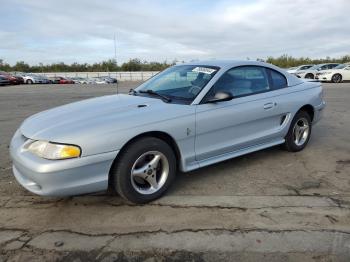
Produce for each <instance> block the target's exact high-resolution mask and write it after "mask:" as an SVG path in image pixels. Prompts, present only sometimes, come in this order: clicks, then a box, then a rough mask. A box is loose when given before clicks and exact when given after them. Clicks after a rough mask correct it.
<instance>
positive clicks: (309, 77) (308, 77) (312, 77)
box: [305, 73, 315, 79]
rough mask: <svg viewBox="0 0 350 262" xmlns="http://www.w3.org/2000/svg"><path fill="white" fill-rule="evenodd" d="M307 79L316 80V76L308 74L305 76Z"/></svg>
mask: <svg viewBox="0 0 350 262" xmlns="http://www.w3.org/2000/svg"><path fill="white" fill-rule="evenodd" d="M305 78H306V79H315V76H314V75H313V74H310V73H309V74H306V76H305Z"/></svg>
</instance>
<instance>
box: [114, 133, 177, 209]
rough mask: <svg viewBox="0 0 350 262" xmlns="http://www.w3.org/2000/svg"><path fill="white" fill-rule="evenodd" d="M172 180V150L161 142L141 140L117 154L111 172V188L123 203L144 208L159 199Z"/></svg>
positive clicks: (173, 175) (173, 156) (173, 158)
mask: <svg viewBox="0 0 350 262" xmlns="http://www.w3.org/2000/svg"><path fill="white" fill-rule="evenodd" d="M175 176H176V157H175V154H174V152H173V150H172V148H171V147H170V146H169V145H168V144H167V143H166V142H164V141H163V140H161V139H158V138H154V137H144V138H140V139H137V140H136V141H134V142H133V143H132V144H130V145H129V146H127V148H126V149H125V150H123V151H122V152H121V153H120V156H119V157H118V160H117V161H116V162H115V163H114V164H113V167H112V169H111V174H110V185H111V187H112V188H113V189H114V190H115V191H116V192H117V193H118V194H119V195H120V196H121V197H123V198H125V199H126V200H128V201H130V202H133V203H137V204H144V203H147V202H150V201H152V200H155V199H157V198H159V197H161V196H162V195H163V194H164V193H165V192H166V190H167V189H168V188H169V187H170V185H171V184H172V182H173V180H174V179H175Z"/></svg>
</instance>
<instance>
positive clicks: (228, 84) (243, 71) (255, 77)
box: [208, 66, 269, 97]
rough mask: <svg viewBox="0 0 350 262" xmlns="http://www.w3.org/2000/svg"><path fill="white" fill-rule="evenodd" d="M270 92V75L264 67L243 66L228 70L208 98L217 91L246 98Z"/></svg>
mask: <svg viewBox="0 0 350 262" xmlns="http://www.w3.org/2000/svg"><path fill="white" fill-rule="evenodd" d="M268 90H269V82H268V75H267V72H266V70H265V68H263V67H258V66H242V67H236V68H233V69H230V70H228V71H227V72H226V73H225V74H223V75H222V76H221V77H220V78H219V80H218V81H217V82H216V83H215V84H214V86H213V88H212V89H211V90H210V92H209V94H208V96H209V97H210V96H212V95H214V94H215V93H216V92H217V91H225V92H230V93H231V94H232V95H233V96H234V97H239V96H246V95H251V94H255V93H261V92H266V91H268Z"/></svg>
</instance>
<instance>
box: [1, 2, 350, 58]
mask: <svg viewBox="0 0 350 262" xmlns="http://www.w3.org/2000/svg"><path fill="white" fill-rule="evenodd" d="M0 7H1V8H0V59H3V60H4V61H5V62H8V63H10V64H14V63H16V62H17V61H25V62H27V63H29V64H38V63H44V64H46V63H53V62H65V63H73V62H79V63H85V62H87V63H93V62H100V61H103V60H107V59H113V58H114V40H113V39H114V35H116V47H117V61H118V64H120V63H122V62H125V61H128V60H129V59H131V58H140V59H141V60H147V61H164V60H167V61H168V62H171V61H173V60H174V59H176V60H179V61H182V60H184V61H190V60H193V59H199V60H205V59H247V58H250V59H256V58H263V59H265V58H267V57H268V56H280V55H282V54H288V55H291V56H295V57H301V56H307V57H311V58H322V57H326V56H330V57H339V56H342V55H346V54H350V15H349V14H350V11H349V10H350V1H349V0H333V1H329V0H246V1H244V0H230V1H228V0H216V1H215V0H177V1H174V0H129V1H127V0H124V1H123V0H11V1H9V0H0Z"/></svg>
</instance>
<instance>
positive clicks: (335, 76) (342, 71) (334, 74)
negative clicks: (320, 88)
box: [316, 64, 350, 83]
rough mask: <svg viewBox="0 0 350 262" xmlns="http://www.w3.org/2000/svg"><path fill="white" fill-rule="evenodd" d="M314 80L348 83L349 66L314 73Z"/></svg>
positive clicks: (342, 65) (343, 65) (349, 75)
mask: <svg viewBox="0 0 350 262" xmlns="http://www.w3.org/2000/svg"><path fill="white" fill-rule="evenodd" d="M316 79H318V80H320V81H327V82H328V81H330V82H333V83H341V82H342V81H350V64H341V65H338V66H336V67H334V68H333V69H329V70H322V71H320V72H318V73H316Z"/></svg>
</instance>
